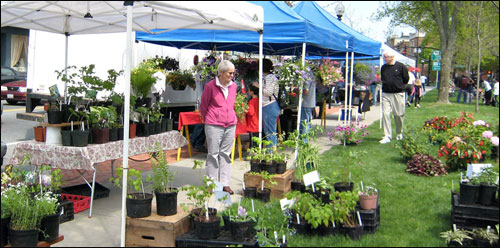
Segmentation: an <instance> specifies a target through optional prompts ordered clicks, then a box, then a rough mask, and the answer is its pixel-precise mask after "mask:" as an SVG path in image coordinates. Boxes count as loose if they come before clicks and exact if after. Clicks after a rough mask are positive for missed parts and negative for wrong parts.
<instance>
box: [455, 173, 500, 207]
mask: <svg viewBox="0 0 500 248" xmlns="http://www.w3.org/2000/svg"><path fill="white" fill-rule="evenodd" d="M497 192H498V173H496V172H495V171H494V170H493V168H492V167H488V168H484V169H482V171H481V173H480V174H479V175H478V176H475V177H472V178H467V177H466V178H465V179H464V180H463V181H461V182H460V203H461V204H466V205H470V204H476V203H477V204H480V205H483V206H490V205H493V203H494V199H495V194H496V193H497ZM496 204H497V206H498V202H497V203H496Z"/></svg>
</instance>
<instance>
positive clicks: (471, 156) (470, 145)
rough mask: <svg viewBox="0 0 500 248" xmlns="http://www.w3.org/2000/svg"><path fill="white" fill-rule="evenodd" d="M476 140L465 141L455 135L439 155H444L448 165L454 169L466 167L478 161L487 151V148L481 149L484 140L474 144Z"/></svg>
mask: <svg viewBox="0 0 500 248" xmlns="http://www.w3.org/2000/svg"><path fill="white" fill-rule="evenodd" d="M473 141H474V140H472V139H471V140H468V141H465V140H463V139H462V138H460V137H458V136H455V137H454V138H453V139H452V140H450V141H448V142H446V144H445V145H444V146H441V148H440V149H439V151H438V157H443V158H444V161H445V163H446V166H447V167H448V168H450V169H452V170H457V169H466V168H467V164H468V163H471V162H472V163H477V162H478V161H479V160H480V159H481V158H482V157H483V154H485V153H486V150H482V149H480V148H481V146H484V142H483V141H480V143H479V144H477V145H476V144H474V142H473Z"/></svg>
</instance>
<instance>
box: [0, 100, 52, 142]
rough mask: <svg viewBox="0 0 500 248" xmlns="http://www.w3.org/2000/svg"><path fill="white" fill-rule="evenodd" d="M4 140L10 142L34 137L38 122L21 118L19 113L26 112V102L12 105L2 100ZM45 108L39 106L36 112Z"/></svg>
mask: <svg viewBox="0 0 500 248" xmlns="http://www.w3.org/2000/svg"><path fill="white" fill-rule="evenodd" d="M2 105H3V112H2V141H3V142H5V143H7V144H10V143H13V142H18V141H23V140H30V139H34V138H35V136H34V134H33V127H34V126H35V125H36V124H37V123H36V122H34V121H26V120H19V119H17V118H16V114H17V113H24V112H26V107H25V106H24V103H20V104H17V105H10V104H8V103H7V102H6V101H2ZM41 110H43V107H41V106H40V107H37V108H36V109H35V112H37V111H41Z"/></svg>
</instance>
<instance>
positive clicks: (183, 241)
mask: <svg viewBox="0 0 500 248" xmlns="http://www.w3.org/2000/svg"><path fill="white" fill-rule="evenodd" d="M195 232H196V230H192V231H190V232H187V233H185V234H183V235H181V236H179V237H177V238H176V239H175V246H176V247H224V246H229V245H231V246H243V247H258V244H257V241H256V240H251V241H241V242H238V241H234V240H233V238H232V236H231V232H230V231H226V230H222V229H221V230H220V234H219V237H217V238H216V239H208V240H204V239H199V238H198V237H196V234H195Z"/></svg>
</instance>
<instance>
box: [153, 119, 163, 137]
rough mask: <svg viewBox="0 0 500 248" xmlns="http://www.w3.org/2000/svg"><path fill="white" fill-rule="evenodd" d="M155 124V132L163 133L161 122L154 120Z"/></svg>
mask: <svg viewBox="0 0 500 248" xmlns="http://www.w3.org/2000/svg"><path fill="white" fill-rule="evenodd" d="M153 124H154V125H155V134H159V133H161V122H159V121H156V122H153Z"/></svg>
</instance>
